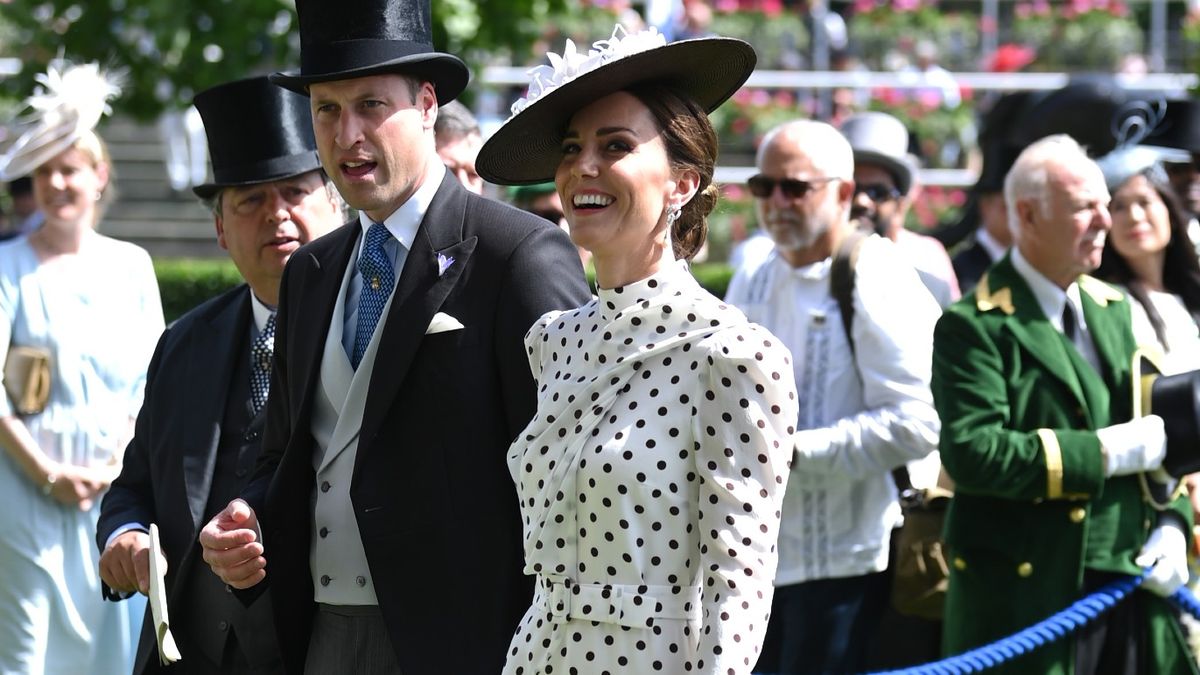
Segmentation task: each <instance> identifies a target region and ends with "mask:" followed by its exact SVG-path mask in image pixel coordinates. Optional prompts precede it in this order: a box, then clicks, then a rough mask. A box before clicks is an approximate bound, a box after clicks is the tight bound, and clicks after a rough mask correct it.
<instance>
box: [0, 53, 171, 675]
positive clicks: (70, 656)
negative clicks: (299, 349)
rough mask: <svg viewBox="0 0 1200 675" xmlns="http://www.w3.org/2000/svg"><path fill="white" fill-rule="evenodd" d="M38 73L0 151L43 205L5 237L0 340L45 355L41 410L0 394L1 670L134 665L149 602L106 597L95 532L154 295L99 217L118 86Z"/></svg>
mask: <svg viewBox="0 0 1200 675" xmlns="http://www.w3.org/2000/svg"><path fill="white" fill-rule="evenodd" d="M39 81H40V82H41V83H42V85H43V86H42V88H41V89H40V90H39V91H38V92H37V93H35V94H34V95H33V96H31V97H30V99H29V101H28V105H29V109H30V114H29V116H28V117H27V118H26V119H25V126H24V129H23V130H22V133H21V134H20V135H19V136H18V138H17V140H16V142H15V143H14V144H13V145H12V146H11V147H10V148H9V149H8V151H7V152H6V154H5V155H3V156H2V157H0V173H2V174H3V178H4V179H12V178H15V177H17V176H20V175H24V174H29V175H31V176H32V178H33V188H34V197H35V200H36V202H37V205H38V208H39V209H41V211H42V213H43V215H44V216H45V218H44V221H43V223H42V225H41V227H39V228H38V229H37V230H34V231H33V232H31V233H29V234H27V235H24V236H21V237H17V238H15V239H11V240H9V241H6V242H4V243H3V244H0V354H3V355H7V354H9V353H10V348H12V347H31V348H35V349H40V350H43V351H44V352H45V353H48V354H49V357H50V383H49V387H50V396H49V401H48V403H47V405H46V406H45V408H44V410H40V411H36V412H33V411H28V410H24V411H22V410H19V409H18V406H17V405H16V402H15V401H14V400H13V399H12V398H11V397H10V396H8V395H7V394H6V395H5V396H3V397H0V448H2V449H0V495H2V497H0V499H2V501H0V570H3V571H4V574H3V576H2V577H0V672H6V673H8V672H13V673H16V672H20V673H72V674H74V673H117V672H129V670H130V669H131V668H132V663H133V660H132V654H133V648H134V646H135V644H136V642H135V640H134V639H133V636H132V635H131V625H130V624H131V621H136V622H138V625H140V621H141V615H142V610H143V609H144V607H145V605H144V603H132V604H130V603H124V604H116V603H111V602H105V601H104V598H103V596H102V595H101V590H102V589H101V584H100V581H99V579H98V577H97V572H96V569H97V561H98V559H99V552H98V549H97V546H96V543H95V542H94V541H93V538H94V537H95V532H96V518H97V516H98V514H99V511H100V499H101V497H102V495H103V492H104V490H105V489H106V488H107V487H108V484H109V482H110V481H111V480H112V479H113V478H115V477H116V475H117V473H118V472H119V469H120V461H121V455H122V452H123V451H124V447H125V442H126V441H127V440H128V439H129V438H130V436H131V431H132V423H133V419H134V417H135V416H136V414H137V411H138V407H139V406H140V404H141V401H142V387H143V384H144V382H145V376H146V368H147V364H148V363H149V361H150V356H151V354H152V352H153V349H154V344H155V341H156V340H157V339H158V336H159V334H160V333H161V332H162V329H163V317H162V306H161V303H160V302H159V295H158V284H157V281H156V279H155V276H154V269H153V267H152V265H151V262H150V257H149V256H148V255H147V254H146V252H145V251H144V250H142V249H140V248H138V247H136V246H133V245H131V244H127V243H124V242H120V241H117V240H115V239H110V238H108V237H105V236H102V235H100V234H98V233H97V232H96V231H95V229H94V228H95V225H96V223H97V221H98V220H99V218H100V214H101V210H102V206H103V205H104V204H105V203H106V201H107V200H108V199H109V198H110V196H111V193H112V191H111V189H110V185H111V178H112V175H111V174H112V172H111V168H110V160H109V156H108V152H107V150H106V149H105V146H104V142H103V141H102V140H101V139H100V137H99V136H98V135H97V134H96V132H95V131H94V130H93V127H94V126H95V125H96V123H97V122H98V121H99V120H100V117H101V114H102V112H103V111H104V110H105V108H106V101H107V99H108V98H109V97H110V96H112V95H115V94H116V93H117V90H116V88H115V87H114V86H113V85H112V84H111V83H109V82H108V81H107V79H106V78H105V77H104V76H103V74H102V73H100V71H99V69H98V68H97V67H96V66H94V65H91V66H69V67H66V68H64V69H62V70H58V69H56V68H51V69H50V71H49V72H48V73H46V74H45V75H42V76H41V77H40V78H39ZM100 543H101V545H103V542H100ZM135 628H136V627H135Z"/></svg>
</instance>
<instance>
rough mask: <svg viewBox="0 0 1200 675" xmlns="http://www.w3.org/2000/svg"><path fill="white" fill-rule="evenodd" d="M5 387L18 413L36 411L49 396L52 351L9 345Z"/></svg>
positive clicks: (39, 410)
mask: <svg viewBox="0 0 1200 675" xmlns="http://www.w3.org/2000/svg"><path fill="white" fill-rule="evenodd" d="M4 391H5V392H6V393H7V394H8V398H9V400H11V401H12V402H13V406H14V407H15V408H16V410H17V413H18V414H21V415H36V414H38V413H40V412H42V411H43V410H45V409H46V403H47V402H48V401H49V400H50V351H49V350H47V349H43V348H40V347H17V346H13V347H10V348H9V350H8V356H6V357H5V359H4Z"/></svg>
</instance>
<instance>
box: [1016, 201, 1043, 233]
mask: <svg viewBox="0 0 1200 675" xmlns="http://www.w3.org/2000/svg"><path fill="white" fill-rule="evenodd" d="M1016 207H1017V222H1018V223H1019V224H1020V226H1021V229H1025V228H1026V226H1029V225H1032V224H1033V222H1034V221H1035V220H1036V219H1037V216H1038V206H1037V203H1036V202H1035V200H1033V199H1018V200H1017V202H1016Z"/></svg>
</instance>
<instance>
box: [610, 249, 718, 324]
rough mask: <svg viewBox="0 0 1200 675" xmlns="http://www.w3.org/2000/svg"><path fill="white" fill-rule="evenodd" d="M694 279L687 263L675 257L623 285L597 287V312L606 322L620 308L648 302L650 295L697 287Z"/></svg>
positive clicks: (616, 314)
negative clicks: (651, 272)
mask: <svg viewBox="0 0 1200 675" xmlns="http://www.w3.org/2000/svg"><path fill="white" fill-rule="evenodd" d="M699 286H700V285H699V284H698V283H697V282H696V279H695V278H694V277H692V274H691V272H689V271H688V265H687V262H686V261H684V260H676V261H674V262H671V263H668V264H666V265H663V266H662V267H661V268H660V269H659V270H658V271H657V272H655V273H654V274H652V275H650V276H648V277H646V278H645V279H642V280H640V281H635V282H633V283H631V284H626V285H624V286H617V287H616V288H601V289H600V291H599V293H598V295H599V298H600V315H601V316H602V317H604V319H605V320H606V321H612V320H613V319H615V318H617V317H618V316H619V315H620V314H621V313H622V312H623V311H624V310H626V309H628V308H630V307H632V306H634V305H637V304H643V303H646V302H647V301H649V300H650V299H651V298H654V297H658V296H661V295H663V294H665V293H669V294H673V295H677V294H679V292H683V291H691V290H695V289H697V288H699Z"/></svg>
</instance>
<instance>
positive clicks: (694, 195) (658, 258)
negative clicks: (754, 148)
mask: <svg viewBox="0 0 1200 675" xmlns="http://www.w3.org/2000/svg"><path fill="white" fill-rule="evenodd" d="M551 62H552V64H554V65H553V66H543V67H542V68H541V69H539V71H538V72H535V73H534V76H533V80H534V83H533V84H532V85H531V87H530V90H529V93H528V95H527V97H526V98H525V99H522V100H521V101H518V102H517V104H515V105H514V106H513V109H514V116H513V117H511V118H510V119H509V120H508V121H507V122H506V123H505V125H504V126H502V127H501V128H500V129H499V130H498V131H497V132H496V134H494V135H493V136H492V137H491V139H489V141H488V143H487V145H485V146H484V148H483V150H482V151H481V153H480V155H479V158H478V161H477V168H478V169H479V170H480V173H481V174H482V175H484V177H485V178H487V179H488V180H490V181H493V182H496V183H510V184H511V183H519V184H524V183H534V182H539V181H544V180H547V179H549V178H550V177H551V176H553V177H554V180H555V183H556V186H557V188H558V192H559V195H560V196H561V197H562V201H563V204H564V206H565V207H566V209H565V210H566V217H567V221H568V223H569V224H570V227H571V237H572V239H574V241H575V243H576V244H578V245H579V246H582V247H583V248H586V249H587V250H589V251H590V252H591V253H592V255H593V260H594V261H595V267H596V278H597V281H598V284H599V287H600V291H599V297H598V298H594V299H593V300H592V302H590V303H588V304H587V305H584V306H583V307H580V308H578V309H575V310H572V311H568V312H554V313H550V314H547V315H545V316H543V317H542V318H541V319H540V320H539V321H538V322H537V323H536V324H535V325H534V326H533V328H532V329H530V331H529V334H528V335H527V336H526V338H525V343H526V347H527V349H528V353H529V362H530V366H531V367H532V369H533V374H534V377H535V378H536V380H537V386H538V389H537V391H538V409H537V413H536V416H535V417H534V419H533V420H532V421H531V422H530V423H529V426H528V427H527V428H526V429H525V430H524V432H523V433H522V434H521V435H520V436H519V437H518V438H517V440H516V441H515V442H514V443H513V445H512V447H511V448H510V450H509V456H508V460H509V467H510V469H511V471H512V475H513V479H514V480H515V481H516V483H517V492H518V495H519V496H520V500H521V512H522V516H523V518H524V533H525V561H526V566H525V571H526V573H527V574H530V575H534V576H535V577H536V586H535V587H536V591H535V597H534V601H533V605H532V606H531V607H530V608H529V611H528V612H526V614H525V617H524V619H523V620H522V621H521V624H520V625H519V626H518V628H517V631H516V634H515V635H514V637H513V641H512V644H511V647H510V650H509V654H508V662H507V666H506V668H505V672H506V673H513V674H520V675H531V674H534V673H545V674H553V673H563V674H564V675H566V674H568V673H581V674H583V673H613V674H616V673H638V674H642V673H653V672H664V673H749V672H750V669H751V668H752V666H753V665H754V663H755V661H756V660H757V658H758V650H759V647H760V645H761V643H762V639H763V632H764V630H765V629H766V626H767V618H768V614H769V612H770V607H771V596H772V579H773V578H774V575H775V566H776V553H775V543H776V538H777V537H778V526H779V517H780V505H781V502H782V499H783V492H784V488H785V484H786V481H787V475H788V463H789V461H790V459H791V454H792V442H791V434H792V432H793V425H794V424H795V420H796V414H797V401H796V393H795V384H794V382H793V379H792V368H791V365H790V364H789V361H790V356H789V354H788V352H787V350H786V349H785V348H783V347H782V346H781V345H780V343H779V341H778V340H776V339H775V337H774V336H772V335H771V334H770V333H768V332H767V331H766V330H765V329H763V328H761V327H759V326H756V325H754V324H751V323H749V322H747V320H746V318H745V316H743V315H742V314H741V312H739V311H738V310H736V309H734V308H732V307H729V306H726V305H724V304H723V303H721V301H719V300H718V299H717V298H715V297H713V296H712V295H710V294H709V293H707V292H706V291H704V290H703V289H702V288H701V287H700V286H699V284H697V283H696V281H695V279H693V278H692V276H691V275H690V274H689V272H688V268H687V263H686V260H687V259H688V258H690V257H691V256H692V255H693V254H694V253H695V251H696V250H697V249H698V248H699V247H700V245H701V244H702V243H703V241H704V236H705V230H706V223H705V219H706V217H707V215H708V213H709V212H710V211H711V210H712V208H713V205H714V204H715V202H716V196H717V188H716V186H714V185H712V173H713V166H714V164H715V161H716V152H717V141H716V134H715V133H714V132H713V129H712V126H711V125H710V124H709V121H708V117H707V114H706V113H707V112H708V111H711V110H713V109H715V108H716V107H717V106H718V105H720V104H721V103H722V102H723V101H724V100H725V99H727V98H728V97H729V96H730V95H731V94H732V93H733V92H734V91H736V90H737V88H738V87H739V86H740V85H741V84H742V82H744V81H745V79H746V77H748V76H749V74H750V72H751V70H753V67H754V62H755V57H754V51H753V50H752V49H751V48H750V46H749V45H747V44H746V43H744V42H741V41H738V40H730V39H726V38H706V39H700V40H688V41H683V42H677V43H672V44H670V45H668V44H666V42H665V40H664V39H663V38H662V36H661V35H658V34H657V33H656V32H654V31H653V30H651V31H646V32H642V33H637V34H634V35H629V36H622V33H621V31H620V30H618V31H617V32H615V33H614V35H613V38H612V39H611V40H606V41H601V42H598V43H596V45H595V49H593V50H592V51H591V53H590V54H579V53H576V52H575V49H574V46H573V45H571V44H568V45H567V49H566V52H565V54H564V55H563V56H562V57H558V56H557V55H555V57H554V58H553V59H551Z"/></svg>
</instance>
